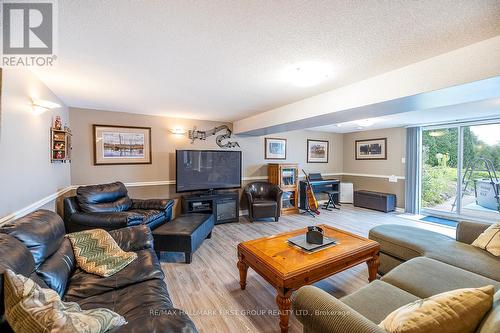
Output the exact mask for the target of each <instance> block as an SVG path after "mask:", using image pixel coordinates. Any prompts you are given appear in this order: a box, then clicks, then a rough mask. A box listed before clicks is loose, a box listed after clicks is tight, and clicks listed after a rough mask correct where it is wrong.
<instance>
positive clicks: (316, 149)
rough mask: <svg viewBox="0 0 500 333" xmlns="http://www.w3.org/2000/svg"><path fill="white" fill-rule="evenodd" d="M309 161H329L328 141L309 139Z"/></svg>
mask: <svg viewBox="0 0 500 333" xmlns="http://www.w3.org/2000/svg"><path fill="white" fill-rule="evenodd" d="M307 163H328V141H325V140H310V139H307Z"/></svg>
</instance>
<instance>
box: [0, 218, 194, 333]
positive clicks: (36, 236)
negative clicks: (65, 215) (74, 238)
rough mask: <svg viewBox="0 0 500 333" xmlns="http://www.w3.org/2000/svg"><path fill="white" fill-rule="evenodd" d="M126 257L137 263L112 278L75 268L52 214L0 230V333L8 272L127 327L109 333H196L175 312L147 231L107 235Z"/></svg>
mask: <svg viewBox="0 0 500 333" xmlns="http://www.w3.org/2000/svg"><path fill="white" fill-rule="evenodd" d="M110 234H111V236H112V237H113V238H114V239H115V240H116V242H117V243H118V245H119V246H120V247H121V248H122V249H123V250H125V251H134V252H136V253H137V255H138V258H137V259H136V260H134V261H133V262H132V263H130V264H129V265H128V266H127V267H125V268H124V269H123V270H121V271H120V272H118V273H116V274H115V275H113V276H110V277H107V278H103V277H99V276H97V275H94V274H90V273H86V272H84V271H83V270H81V269H79V268H77V267H76V262H75V258H74V256H73V250H72V247H71V243H70V241H69V240H68V239H67V238H65V237H64V235H65V232H64V223H63V221H62V219H61V218H60V217H59V216H58V215H57V214H55V213H54V212H51V211H47V210H39V211H36V212H34V213H32V214H29V215H27V216H25V217H23V218H20V219H18V220H16V221H14V222H12V223H9V224H7V225H4V226H2V227H1V228H0V332H11V329H10V327H9V325H8V323H7V322H5V321H3V319H1V318H3V313H4V310H5V309H4V295H3V278H2V277H3V275H2V273H3V272H4V271H5V270H6V269H11V270H13V271H14V272H16V273H18V274H22V275H24V276H28V277H30V278H32V279H33V280H35V281H36V282H37V283H38V284H39V285H40V286H42V287H43V288H52V289H53V290H55V291H56V292H57V293H59V295H60V296H61V297H62V299H63V301H71V302H76V303H78V304H79V305H80V306H81V308H82V309H91V308H97V307H104V308H108V309H111V310H113V311H115V312H117V313H119V314H121V315H122V316H124V317H125V319H126V320H127V321H128V324H126V325H124V326H121V327H118V328H116V329H114V330H112V331H111V332H113V333H114V332H147V333H159V332H165V333H167V332H169V333H170V332H197V331H196V327H195V326H194V324H193V322H192V321H191V319H190V318H189V317H188V316H187V315H186V314H185V313H184V312H182V311H181V310H179V309H175V308H174V307H173V305H172V301H171V300H170V297H169V295H168V291H167V286H166V285H165V282H164V274H163V271H162V270H161V267H160V264H159V262H158V259H157V258H156V255H155V252H154V250H153V237H152V236H151V230H150V229H149V228H148V227H146V226H144V225H138V226H133V227H127V228H123V229H118V230H113V231H110Z"/></svg>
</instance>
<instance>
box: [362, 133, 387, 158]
mask: <svg viewBox="0 0 500 333" xmlns="http://www.w3.org/2000/svg"><path fill="white" fill-rule="evenodd" d="M355 149H356V159H357V160H386V159H387V138H380V139H370V140H356V142H355Z"/></svg>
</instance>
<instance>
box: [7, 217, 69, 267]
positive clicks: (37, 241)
mask: <svg viewBox="0 0 500 333" xmlns="http://www.w3.org/2000/svg"><path fill="white" fill-rule="evenodd" d="M0 232H2V233H6V234H9V235H11V236H13V237H15V238H17V239H18V240H19V241H21V243H23V244H24V245H25V246H26V247H27V248H28V249H29V250H30V251H31V254H32V255H33V259H34V260H35V266H36V267H38V266H40V265H41V264H42V263H43V262H44V261H45V260H46V259H47V258H48V257H50V256H51V255H52V254H53V253H54V252H56V250H57V249H59V246H60V245H61V243H62V241H63V239H64V234H65V233H66V231H65V229H64V222H63V220H62V219H61V217H60V216H59V215H57V214H56V213H54V212H51V211H49V210H37V211H36V212H33V213H31V214H28V215H26V216H24V217H21V218H20V219H17V220H15V221H13V222H11V223H7V224H5V225H3V226H2V228H1V229H0Z"/></svg>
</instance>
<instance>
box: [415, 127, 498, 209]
mask: <svg viewBox="0 0 500 333" xmlns="http://www.w3.org/2000/svg"><path fill="white" fill-rule="evenodd" d="M463 134H464V141H463V156H464V161H463V170H462V174H464V172H465V170H466V168H467V166H468V165H469V163H473V161H475V160H477V159H478V158H485V159H488V160H490V161H491V162H492V164H493V165H494V167H495V169H496V170H497V171H500V124H491V125H481V126H467V127H464V128H463ZM458 136H459V131H458V128H445V129H437V130H425V131H423V133H422V143H423V152H422V153H423V156H422V161H423V174H422V207H424V208H436V207H438V208H439V209H446V210H448V211H451V210H453V208H454V207H453V204H454V202H455V196H456V194H457V184H458V185H459V186H460V185H461V180H460V182H457V177H458V170H457V167H458V139H459V138H458ZM477 166H478V168H479V170H477V171H475V172H474V173H473V174H472V176H471V177H470V178H471V182H470V183H469V184H468V186H467V190H466V191H465V194H464V201H467V203H469V202H474V201H475V192H474V182H473V180H474V179H481V178H488V179H489V175H488V173H487V172H486V170H485V167H484V164H481V163H480V164H478V165H477ZM498 175H499V176H500V174H498ZM459 183H460V184H459Z"/></svg>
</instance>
